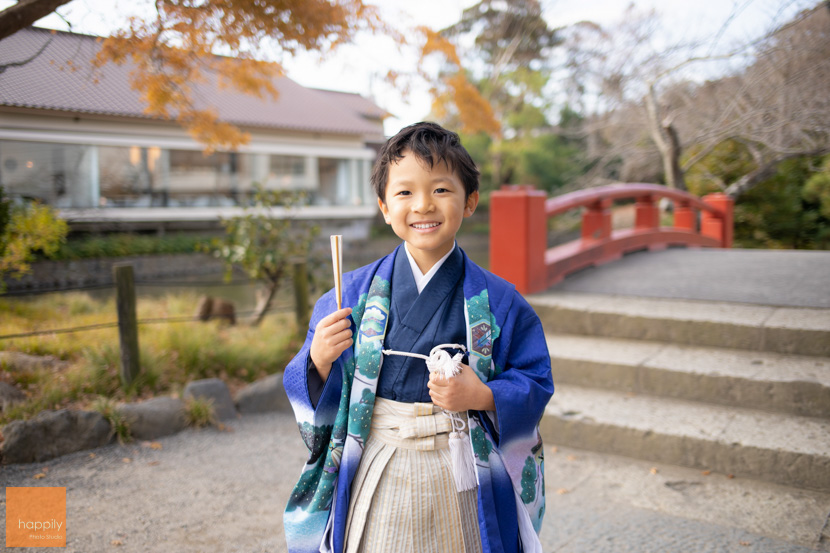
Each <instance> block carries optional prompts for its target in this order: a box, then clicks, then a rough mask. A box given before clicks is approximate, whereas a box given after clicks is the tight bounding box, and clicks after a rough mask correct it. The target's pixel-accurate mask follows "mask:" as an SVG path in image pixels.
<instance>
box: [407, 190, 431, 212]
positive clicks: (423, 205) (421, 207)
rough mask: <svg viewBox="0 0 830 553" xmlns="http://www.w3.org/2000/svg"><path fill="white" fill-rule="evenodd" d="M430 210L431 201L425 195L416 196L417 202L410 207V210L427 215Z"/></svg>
mask: <svg viewBox="0 0 830 553" xmlns="http://www.w3.org/2000/svg"><path fill="white" fill-rule="evenodd" d="M432 208H433V205H432V199H431V198H430V197H429V195H426V194H423V195H420V196H418V200H417V201H416V202H414V204H413V206H412V209H413V210H414V211H415V212H417V213H429V212H430V211H432Z"/></svg>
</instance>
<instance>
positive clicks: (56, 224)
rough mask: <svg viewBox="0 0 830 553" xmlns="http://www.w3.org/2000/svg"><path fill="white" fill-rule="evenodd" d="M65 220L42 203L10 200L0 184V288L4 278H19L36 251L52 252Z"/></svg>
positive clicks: (62, 236)
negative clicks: (13, 201) (19, 202)
mask: <svg viewBox="0 0 830 553" xmlns="http://www.w3.org/2000/svg"><path fill="white" fill-rule="evenodd" d="M66 233H67V225H66V221H64V220H62V219H60V218H58V217H57V215H55V212H54V211H52V210H51V209H50V208H48V207H46V206H45V205H41V204H38V203H33V204H19V205H18V204H13V203H11V202H10V201H9V200H8V199H6V198H5V194H4V192H3V188H2V187H0V292H3V291H5V289H6V282H5V278H6V277H7V276H10V277H12V278H20V277H22V276H23V275H25V274H26V273H28V272H29V271H30V270H31V263H32V261H33V260H34V259H35V254H36V253H37V252H42V253H43V254H44V255H46V256H47V257H48V256H51V255H54V254H55V253H56V252H57V251H58V249H59V248H60V246H61V244H63V242H65V241H66Z"/></svg>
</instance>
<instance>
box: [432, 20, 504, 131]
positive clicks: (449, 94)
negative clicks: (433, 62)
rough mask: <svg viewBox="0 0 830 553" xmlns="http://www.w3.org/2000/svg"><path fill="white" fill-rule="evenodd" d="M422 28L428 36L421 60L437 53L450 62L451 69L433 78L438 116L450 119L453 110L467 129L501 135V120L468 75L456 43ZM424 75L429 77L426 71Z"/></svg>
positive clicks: (464, 129) (434, 101)
mask: <svg viewBox="0 0 830 553" xmlns="http://www.w3.org/2000/svg"><path fill="white" fill-rule="evenodd" d="M418 31H419V32H420V33H421V34H422V35H423V36H424V46H423V47H422V49H421V59H420V64H421V65H422V66H423V64H424V60H425V59H426V58H428V57H429V56H431V55H433V54H436V55H439V56H441V57H443V58H444V61H445V64H446V66H447V70H446V71H442V72H441V73H439V75H438V77H437V78H434V79H430V80H432V83H433V85H432V88H431V93H432V96H433V103H432V111H433V113H434V114H435V116H436V117H437V118H438V119H446V118H447V117H448V115H449V114H450V110H452V111H453V114H454V115H455V116H456V117H457V118H458V121H459V123H460V125H461V130H462V131H463V132H465V133H469V134H475V133H478V132H484V133H487V134H489V135H493V136H498V135H500V134H501V124H500V123H499V121H498V120H497V119H496V116H495V114H494V113H493V108H492V106H491V105H490V103H489V102H488V101H487V100H486V99H484V97H483V96H482V95H481V93H480V92H479V90H478V88H476V87H475V85H473V84H472V83H471V82H470V81H469V79H467V75H466V73H465V71H464V68H463V67H462V65H461V60H460V58H459V56H458V52H457V51H456V48H455V45H453V44H452V43H451V42H450V41H449V40H447V39H446V38H445V37H443V36H441V34H440V33H438V32H436V31H433V30H432V29H429V28H427V27H419V28H418ZM422 76H424V77H425V78H427V79H429V76H428V75H426V74H424V72H423V71H422Z"/></svg>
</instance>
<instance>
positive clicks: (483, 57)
mask: <svg viewBox="0 0 830 553" xmlns="http://www.w3.org/2000/svg"><path fill="white" fill-rule="evenodd" d="M439 34H440V37H435V36H431V37H430V38H431V40H429V41H427V46H425V48H424V52H425V53H429V52H432V51H441V52H442V53H443V54H444V55H445V56H446V59H447V63H446V64H445V65H444V66H443V68H442V70H441V72H439V74H438V77H437V78H436V79H435V80H434V81H433V83H434V85H433V90H432V92H433V98H434V103H433V112H434V115H435V116H436V118H438V119H439V120H441V121H442V122H444V123H446V124H448V125H450V126H453V127H457V128H461V129H462V130H464V131H465V132H469V133H475V132H479V131H483V132H486V133H487V134H488V136H489V137H490V140H491V142H490V150H489V152H488V155H489V166H490V168H489V172H490V174H491V175H492V176H491V179H492V186H493V187H498V186H499V185H501V184H504V183H507V182H508V181H509V180H510V178H511V177H512V175H513V173H514V172H515V166H516V163H515V158H514V157H513V158H511V157H510V156H511V155H512V152H513V150H514V148H513V147H512V146H511V145H507V144H506V143H507V142H510V141H512V140H514V139H517V138H519V139H520V138H525V137H528V136H530V135H532V134H534V133H535V132H538V130H539V129H544V128H546V127H547V126H548V121H547V112H548V111H549V109H550V102H549V100H548V96H547V95H546V94H545V87H546V86H547V84H548V81H549V79H550V74H551V71H552V66H551V61H550V60H551V57H550V54H551V51H552V49H553V48H555V47H556V46H558V45H559V44H560V42H561V40H560V38H559V33H558V29H552V28H550V27H549V26H548V24H547V22H546V21H545V19H544V17H543V14H542V8H541V5H540V3H539V2H538V1H537V0H508V1H506V2H505V1H498V0H481V1H480V2H478V3H477V4H475V5H473V6H471V7H470V8H467V9H466V10H464V12H463V13H462V16H461V19H460V21H458V22H457V23H455V24H453V25H451V26H450V27H447V28H446V29H444V30H442V31H441V32H440V33H439ZM436 44H439V45H440V47H439V46H436ZM464 44H470V45H472V46H471V47H469V48H466V49H462V48H461V47H460V46H459V45H464ZM459 79H461V80H463V81H464V83H467V86H468V87H469V86H472V87H474V88H475V91H476V92H477V94H473V93H471V92H468V93H464V94H460V93H459V91H460V89H461V87H460V86H459V85H458V83H457V81H458V80H459ZM473 100H475V101H473ZM481 100H483V101H484V102H485V103H486V104H487V105H488V106H489V108H490V109H489V112H490V113H489V114H487V113H483V110H482V109H481V107H480V103H481ZM482 113H483V114H482ZM484 115H489V117H487V116H484ZM493 120H494V121H495V124H492V123H491V122H490V121H493ZM485 123H487V124H485ZM505 158H510V159H508V160H506V161H505ZM503 165H506V166H505V167H503Z"/></svg>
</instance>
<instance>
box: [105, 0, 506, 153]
mask: <svg viewBox="0 0 830 553" xmlns="http://www.w3.org/2000/svg"><path fill="white" fill-rule="evenodd" d="M156 8H157V14H156V17H154V18H150V19H141V18H132V19H131V20H130V22H129V24H128V25H127V26H126V28H124V29H121V30H119V31H117V32H115V33H114V34H113V35H112V36H111V37H109V38H107V39H105V40H103V43H102V44H101V50H100V52H99V54H98V55H97V57H96V60H95V63H96V64H97V65H99V66H100V65H103V64H105V63H109V62H112V63H116V64H123V63H126V62H128V61H129V62H131V63H132V64H133V65H134V66H135V69H134V71H133V72H132V73H131V75H130V85H131V86H132V88H133V89H135V90H137V91H139V92H140V94H141V97H142V100H143V101H144V103H145V105H146V107H145V112H146V113H147V114H148V115H151V116H154V117H162V118H167V119H172V120H175V121H176V122H178V123H179V124H180V125H182V126H183V127H184V128H185V129H186V130H187V131H188V133H189V134H190V135H191V136H192V137H193V138H194V139H195V140H197V141H199V142H200V143H202V144H204V145H205V146H206V150H207V151H208V152H209V151H213V150H235V149H238V148H239V147H240V146H242V145H244V144H246V143H247V142H248V141H249V139H250V137H249V135H248V134H247V133H245V132H243V131H242V130H241V129H239V128H238V127H236V126H235V125H232V124H229V123H227V122H224V121H221V120H220V119H219V114H218V113H217V112H216V110H215V109H212V108H211V107H210V105H205V102H202V103H197V102H196V101H194V97H195V96H197V95H196V94H194V92H195V91H194V87H195V86H197V85H199V84H214V85H215V86H216V87H217V88H218V89H220V90H221V89H234V90H236V91H239V92H242V93H245V94H250V95H253V96H255V97H258V98H263V99H266V100H267V99H276V98H277V96H278V91H277V90H276V88H275V86H274V78H275V77H277V76H280V75H282V74H283V68H282V66H281V65H280V63H279V59H280V57H281V56H285V55H289V56H290V55H293V54H295V53H297V52H299V51H314V52H319V53H320V54H325V53H327V52H330V51H331V50H333V49H334V48H336V47H337V46H339V45H341V44H345V43H350V42H353V40H354V38H355V36H356V35H357V33H359V32H361V31H368V32H372V33H381V34H384V35H386V36H389V37H391V38H392V39H393V40H394V41H395V43H397V44H398V45H403V43H404V42H405V39H404V38H403V37H404V35H405V34H409V33H405V32H403V31H401V30H400V29H397V28H395V27H393V26H392V25H391V24H388V23H386V22H384V21H383V20H382V19H381V17H380V14H379V12H378V10H377V8H376V7H375V6H371V5H366V4H364V0H284V1H281V2H263V1H262V0H201V1H193V0H158V1H157V2H156ZM416 31H417V35H418V39H417V43H418V44H417V46H416V47H419V51H420V59H419V61H418V62H417V68H412V69H413V71H411V72H410V71H409V68H406V67H398V68H395V69H394V70H392V71H390V73H389V75H390V77H389V78H388V81H389V82H390V83H392V84H393V86H398V85H399V84H400V83H395V76H396V75H399V74H407V73H410V74H414V73H415V72H416V71H417V74H418V75H419V76H420V77H421V78H424V79H426V80H427V82H429V83H430V85H431V92H432V96H433V113H434V115H435V116H436V117H437V118H438V119H446V118H447V116H449V115H452V117H454V118H455V119H456V120H457V122H458V125H459V126H460V130H462V131H464V132H468V133H477V132H481V131H483V132H486V133H488V134H490V135H492V136H498V135H499V134H500V131H501V125H500V123H499V121H498V120H497V118H496V117H495V115H494V112H493V109H492V107H491V106H490V104H489V103H488V101H487V100H486V99H484V97H482V95H481V94H480V92H479V90H478V89H477V88H476V86H475V85H474V84H473V83H471V82H470V81H469V80H468V78H467V73H466V72H465V70H464V68H463V67H462V65H461V61H460V59H459V56H458V54H457V52H456V48H455V46H454V45H453V44H452V43H451V42H450V41H449V40H447V39H446V38H445V37H443V36H441V35H440V34H439V33H438V32H436V31H433V30H431V29H428V28H426V27H419V28H417V29H416ZM427 58H432V59H436V58H437V59H438V60H440V63H441V65H442V70H441V71H439V72H438V73H437V74H430V73H429V72H427V71H426V70H424V69H423V68H424V66H425V61H426V59H427ZM263 60H268V61H263ZM401 80H402V81H404V80H406V79H401ZM403 86H405V83H404V85H403ZM399 89H400V88H399ZM405 93H406V91H405V90H401V94H405Z"/></svg>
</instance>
